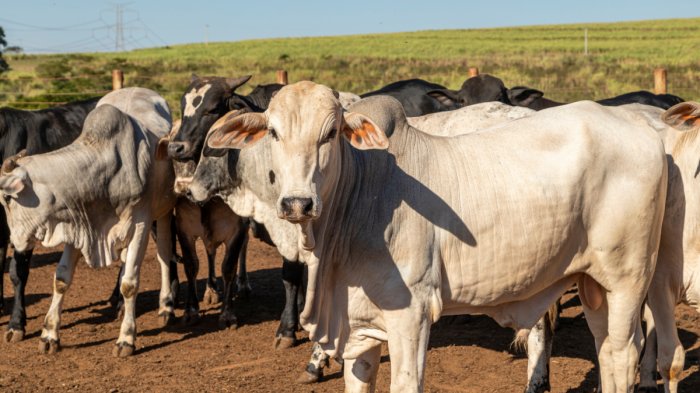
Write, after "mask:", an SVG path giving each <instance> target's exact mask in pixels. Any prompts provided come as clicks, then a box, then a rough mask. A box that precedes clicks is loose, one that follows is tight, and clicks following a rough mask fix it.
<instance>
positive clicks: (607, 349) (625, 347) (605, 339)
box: [579, 285, 643, 393]
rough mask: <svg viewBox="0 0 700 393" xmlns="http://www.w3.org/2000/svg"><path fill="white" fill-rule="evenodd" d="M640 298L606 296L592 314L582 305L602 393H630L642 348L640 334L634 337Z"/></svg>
mask: <svg viewBox="0 0 700 393" xmlns="http://www.w3.org/2000/svg"><path fill="white" fill-rule="evenodd" d="M630 287H631V285H630ZM579 288H581V286H580V285H579ZM579 292H580V290H579ZM642 298H643V296H642V294H639V293H624V292H622V291H621V290H618V291H617V292H607V293H606V294H604V295H603V296H602V300H601V303H600V306H599V307H598V308H597V309H595V310H593V309H591V308H589V306H587V305H586V302H585V301H582V303H583V309H584V312H585V314H586V321H587V322H588V326H589V327H590V329H591V332H592V333H593V336H594V337H595V340H596V349H597V351H598V364H599V367H600V382H601V387H602V391H603V392H615V393H628V392H632V389H633V387H634V382H635V377H636V371H637V361H638V359H639V351H640V350H641V344H642V343H641V340H642V337H641V334H637V333H638V331H640V330H641V327H640V323H641V322H640V310H641V302H642V301H641V299H642Z"/></svg>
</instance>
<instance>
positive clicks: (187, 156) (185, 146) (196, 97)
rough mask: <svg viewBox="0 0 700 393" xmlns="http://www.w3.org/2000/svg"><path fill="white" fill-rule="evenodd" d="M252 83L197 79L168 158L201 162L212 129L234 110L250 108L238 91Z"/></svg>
mask: <svg viewBox="0 0 700 393" xmlns="http://www.w3.org/2000/svg"><path fill="white" fill-rule="evenodd" d="M249 79H250V76H244V77H240V78H215V77H212V78H198V77H193V79H192V83H190V85H189V86H188V87H187V89H186V91H185V94H183V95H182V99H181V101H180V109H181V110H182V125H181V126H180V130H179V131H178V132H177V133H176V134H175V136H174V137H173V138H172V139H171V140H170V142H169V143H168V147H167V152H168V156H169V157H170V158H172V159H175V160H178V161H186V160H195V161H196V160H198V159H199V155H200V152H201V151H202V145H203V144H204V137H205V136H206V133H207V131H208V130H209V128H210V127H211V125H212V124H214V122H215V121H216V120H218V119H219V118H220V117H221V116H223V115H224V114H226V112H228V111H229V110H230V109H237V108H243V107H247V106H248V103H247V101H246V100H245V99H244V98H243V97H241V96H239V95H237V94H235V92H234V91H235V90H236V88H238V87H239V86H241V85H243V84H244V83H246V82H247V81H248V80H249Z"/></svg>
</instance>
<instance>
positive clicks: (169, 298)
mask: <svg viewBox="0 0 700 393" xmlns="http://www.w3.org/2000/svg"><path fill="white" fill-rule="evenodd" d="M171 219H172V216H171V215H170V214H166V215H165V216H163V217H161V218H159V219H158V222H157V225H156V230H157V235H156V245H157V250H158V255H157V258H158V263H159V264H160V276H161V286H160V299H159V303H160V307H159V309H158V315H159V316H160V318H161V324H162V325H163V326H167V325H168V324H170V323H171V322H172V321H173V320H174V319H175V311H174V308H175V295H174V293H173V288H172V285H171V284H172V281H171V280H172V274H171V269H170V261H171V259H172V257H173V245H172V241H173V240H172V239H173V236H172V233H171V226H170V221H171ZM145 239H146V240H147V239H148V237H147V236H146V237H145ZM127 258H128V255H127ZM141 260H143V256H141V259H139V261H138V263H139V264H140V263H141ZM136 273H137V274H138V271H137V272H136ZM123 287H124V283H123V282H122V294H124V291H123ZM125 301H126V299H125Z"/></svg>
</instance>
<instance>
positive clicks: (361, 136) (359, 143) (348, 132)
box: [341, 112, 389, 150]
mask: <svg viewBox="0 0 700 393" xmlns="http://www.w3.org/2000/svg"><path fill="white" fill-rule="evenodd" d="M343 120H344V121H343V125H342V126H341V127H342V133H343V136H344V137H345V139H347V140H348V142H350V144H351V145H352V146H353V147H354V148H356V149H360V150H369V149H380V150H384V149H387V148H388V147H389V138H387V136H386V134H385V133H384V131H382V130H381V129H380V128H379V127H378V126H377V125H376V124H374V122H373V121H372V120H370V119H369V118H368V117H366V116H364V115H361V114H359V113H354V112H345V114H344V115H343Z"/></svg>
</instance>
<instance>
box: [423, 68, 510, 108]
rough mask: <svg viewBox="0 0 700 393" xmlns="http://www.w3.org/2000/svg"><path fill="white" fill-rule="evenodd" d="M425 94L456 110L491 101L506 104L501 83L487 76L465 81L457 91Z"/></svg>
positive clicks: (504, 91) (504, 89)
mask: <svg viewBox="0 0 700 393" xmlns="http://www.w3.org/2000/svg"><path fill="white" fill-rule="evenodd" d="M427 94H428V95H429V96H431V97H433V98H435V99H436V100H438V101H440V102H441V103H442V104H443V105H447V106H450V107H456V108H461V107H464V106H467V105H474V104H479V103H482V102H491V101H498V102H503V103H505V104H507V103H508V96H507V89H506V87H505V85H504V84H503V81H502V80H500V79H498V78H496V77H494V76H491V75H488V74H481V75H477V76H473V77H471V78H469V79H467V80H466V81H464V83H463V84H462V88H461V89H459V90H457V91H455V90H450V89H438V90H432V91H429V92H428V93H427Z"/></svg>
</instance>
